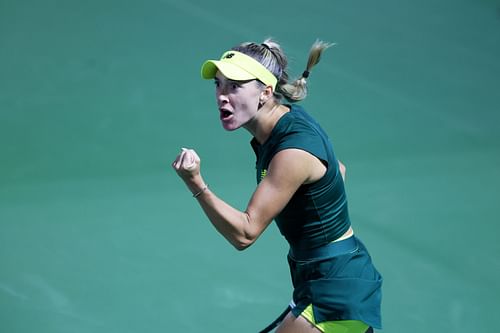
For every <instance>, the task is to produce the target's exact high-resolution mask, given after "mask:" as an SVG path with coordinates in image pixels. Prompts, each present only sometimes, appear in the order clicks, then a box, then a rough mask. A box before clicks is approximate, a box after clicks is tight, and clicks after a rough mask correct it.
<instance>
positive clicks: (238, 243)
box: [232, 237, 255, 251]
mask: <svg viewBox="0 0 500 333" xmlns="http://www.w3.org/2000/svg"><path fill="white" fill-rule="evenodd" d="M253 243H255V239H250V238H246V237H244V238H242V239H236V240H235V241H234V242H232V244H233V246H234V248H235V249H236V250H238V251H244V250H246V249H248V248H249V247H250V246H251V245H252V244H253Z"/></svg>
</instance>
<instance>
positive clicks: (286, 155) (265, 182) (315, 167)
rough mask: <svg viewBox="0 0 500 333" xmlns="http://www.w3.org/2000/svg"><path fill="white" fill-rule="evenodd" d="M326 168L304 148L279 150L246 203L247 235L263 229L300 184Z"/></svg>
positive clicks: (258, 232) (313, 177) (258, 233)
mask: <svg viewBox="0 0 500 333" xmlns="http://www.w3.org/2000/svg"><path fill="white" fill-rule="evenodd" d="M325 171H326V168H325V167H324V165H322V164H321V162H320V161H319V160H318V159H317V158H316V157H314V156H313V155H311V154H310V153H308V152H306V151H304V150H300V149H285V150H282V151H280V152H278V153H277V154H276V155H275V156H274V157H273V159H272V160H271V163H270V164H269V167H268V170H267V175H266V176H265V177H264V178H263V179H262V181H261V182H260V184H259V186H257V189H256V190H255V192H254V194H253V196H252V198H251V199H250V202H249V204H248V207H247V210H246V213H247V215H248V219H249V223H248V228H249V235H248V236H249V238H251V239H256V238H257V237H258V236H259V235H260V234H261V233H262V232H263V231H264V229H265V228H266V227H267V226H268V225H269V224H270V223H271V221H272V220H273V219H274V217H276V215H278V214H279V213H280V212H281V210H283V208H285V206H286V204H287V203H288V202H289V201H290V199H291V198H292V196H293V195H294V194H295V192H296V191H297V190H298V188H299V187H300V186H301V185H302V184H305V183H309V182H311V181H314V180H317V179H316V178H318V172H319V173H320V174H321V175H322V174H324V172H325Z"/></svg>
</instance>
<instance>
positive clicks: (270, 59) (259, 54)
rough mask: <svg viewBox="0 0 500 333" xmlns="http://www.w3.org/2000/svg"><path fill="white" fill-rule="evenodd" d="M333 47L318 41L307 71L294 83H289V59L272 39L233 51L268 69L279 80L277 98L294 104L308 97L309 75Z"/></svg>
mask: <svg viewBox="0 0 500 333" xmlns="http://www.w3.org/2000/svg"><path fill="white" fill-rule="evenodd" d="M333 45H334V44H330V43H326V42H323V41H321V40H316V41H315V42H314V43H313V45H312V46H311V50H310V51H309V58H308V60H307V66H306V69H305V70H304V72H303V73H302V75H301V76H300V77H299V78H298V79H296V80H294V81H293V82H288V79H289V76H288V71H287V66H288V60H287V57H286V55H285V53H284V52H283V50H282V48H281V46H280V45H279V44H278V43H277V42H276V41H274V40H272V39H271V38H268V39H266V40H264V41H263V42H262V43H261V44H256V43H250V42H246V43H242V44H240V45H238V46H236V47H233V48H232V50H234V51H238V52H242V53H245V54H246V55H248V56H250V57H252V58H254V59H255V60H257V61H258V62H260V63H261V64H262V65H263V66H264V67H266V68H267V69H268V70H269V71H270V72H271V73H273V75H274V76H276V78H277V79H278V84H277V85H276V91H275V92H274V96H275V98H277V99H278V100H279V99H281V98H285V99H286V100H287V101H288V102H290V103H294V102H298V101H301V100H303V99H304V98H306V97H307V78H308V76H309V73H310V71H311V70H312V68H313V67H314V66H315V65H316V64H318V62H319V60H320V58H321V54H322V53H323V51H324V50H326V49H327V48H329V47H330V46H333Z"/></svg>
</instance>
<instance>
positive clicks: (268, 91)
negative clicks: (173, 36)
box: [173, 39, 382, 333]
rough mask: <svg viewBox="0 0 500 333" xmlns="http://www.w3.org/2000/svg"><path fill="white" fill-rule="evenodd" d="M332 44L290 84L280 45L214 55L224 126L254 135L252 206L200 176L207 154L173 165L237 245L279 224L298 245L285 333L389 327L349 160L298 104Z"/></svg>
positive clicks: (189, 155)
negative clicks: (352, 202)
mask: <svg viewBox="0 0 500 333" xmlns="http://www.w3.org/2000/svg"><path fill="white" fill-rule="evenodd" d="M328 46H329V45H328V44H326V43H324V42H321V41H317V42H315V43H314V44H313V46H312V48H311V51H310V54H309V60H308V64H307V67H306V70H305V71H304V73H303V74H302V76H301V77H300V78H299V79H298V80H296V81H294V82H291V83H290V82H288V73H287V58H286V56H285V54H284V53H283V51H282V49H281V47H280V45H279V44H277V43H276V42H275V41H273V40H270V39H267V40H265V41H264V42H263V43H261V44H256V43H242V44H240V45H238V46H236V47H234V48H232V49H230V50H229V51H226V52H224V53H223V55H222V57H221V58H220V60H208V61H206V62H205V63H204V64H203V66H202V68H201V73H202V77H203V78H204V79H213V80H214V82H215V97H216V102H217V107H218V110H219V116H220V121H221V123H222V127H224V129H226V130H228V131H233V130H236V129H239V128H244V129H246V130H247V131H248V132H250V134H251V135H252V136H253V139H252V142H251V146H252V148H253V150H254V152H255V154H256V159H257V162H256V169H257V170H256V174H257V183H258V185H257V187H256V189H255V192H254V193H253V195H252V196H251V198H250V200H249V203H248V206H247V208H246V210H245V211H239V210H237V209H235V208H233V207H231V206H230V205H229V204H227V203H226V202H224V201H223V200H222V199H220V198H219V197H217V196H216V194H215V193H213V192H212V191H211V190H210V189H209V187H208V184H207V183H206V182H205V181H204V179H203V177H202V176H201V173H200V158H199V157H198V155H197V153H196V152H195V151H194V150H192V149H182V151H181V152H180V154H179V155H178V156H177V158H176V159H175V161H174V162H173V168H174V169H175V170H176V172H177V174H178V175H179V176H180V177H181V178H182V180H183V181H184V182H185V183H186V185H187V187H188V188H189V190H190V191H191V193H193V196H194V197H195V198H196V199H197V200H198V202H199V204H200V205H201V207H202V208H203V210H204V212H205V214H206V215H207V217H208V219H209V220H210V221H211V222H212V224H213V225H214V227H215V228H216V229H217V230H218V231H219V232H220V233H221V234H222V235H223V236H224V237H225V238H226V239H227V240H228V241H229V242H230V243H231V244H232V245H233V246H234V247H235V248H236V249H238V250H244V249H246V248H247V247H249V246H250V245H252V244H253V243H254V242H255V241H256V240H257V238H258V237H259V236H260V235H261V234H262V232H263V231H264V230H265V229H266V228H267V226H268V225H269V224H270V223H271V221H273V220H275V221H276V223H277V225H278V227H279V229H280V232H281V233H282V234H283V236H284V237H285V238H286V240H287V241H288V243H289V244H290V251H289V252H288V257H287V258H288V263H289V266H290V272H291V279H292V284H293V287H294V290H293V301H292V303H291V306H290V308H291V311H290V312H289V313H288V314H286V316H284V318H283V320H282V321H281V323H280V324H279V327H278V329H277V331H276V332H279V333H292V332H311V333H313V332H315V333H317V332H325V333H340V332H342V333H347V332H349V333H364V332H372V330H373V328H381V316H380V303H381V285H382V277H381V275H380V274H379V273H378V271H377V270H376V268H375V267H374V265H373V264H372V261H371V257H370V255H369V253H368V252H367V249H366V248H365V246H364V245H363V243H362V242H361V241H360V240H359V239H358V238H357V237H356V236H355V235H354V231H353V228H352V227H351V222H350V220H349V214H348V209H347V199H346V193H345V190H344V182H343V174H342V172H341V171H342V170H341V168H342V167H343V166H342V165H341V164H340V163H339V162H338V160H337V159H336V157H335V154H334V152H333V148H332V144H331V143H330V140H329V138H328V137H327V135H326V133H325V132H324V131H323V129H322V128H321V127H320V125H319V124H318V123H317V122H316V121H315V120H314V119H313V118H312V117H311V116H310V115H309V114H308V113H307V112H306V111H305V110H304V109H303V108H302V107H301V106H299V105H297V104H293V103H295V102H298V101H300V100H302V99H304V98H305V97H306V95H307V90H306V79H307V78H308V76H309V72H310V70H311V69H312V67H313V66H314V65H316V64H317V63H318V61H319V59H320V55H321V53H322V52H323V51H324V50H325V49H326V48H327V47H328Z"/></svg>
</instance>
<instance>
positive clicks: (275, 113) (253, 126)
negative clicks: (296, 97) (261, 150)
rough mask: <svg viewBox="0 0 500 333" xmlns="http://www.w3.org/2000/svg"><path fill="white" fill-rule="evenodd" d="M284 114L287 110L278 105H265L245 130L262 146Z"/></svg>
mask: <svg viewBox="0 0 500 333" xmlns="http://www.w3.org/2000/svg"><path fill="white" fill-rule="evenodd" d="M268 104H269V105H268ZM286 112H288V109H287V108H286V107H285V106H283V105H281V104H279V103H271V102H269V103H266V104H264V105H263V106H262V108H261V109H260V110H259V112H258V113H257V116H256V117H255V118H254V119H252V121H251V122H249V123H248V124H247V126H245V128H246V129H247V130H248V131H249V132H250V134H252V135H253V136H254V137H255V140H257V142H258V143H259V144H263V143H264V142H266V141H267V139H268V138H269V136H270V135H271V132H272V130H273V128H274V126H276V123H277V122H278V120H279V119H280V118H281V117H282V116H283V115H284V114H285V113H286Z"/></svg>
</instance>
